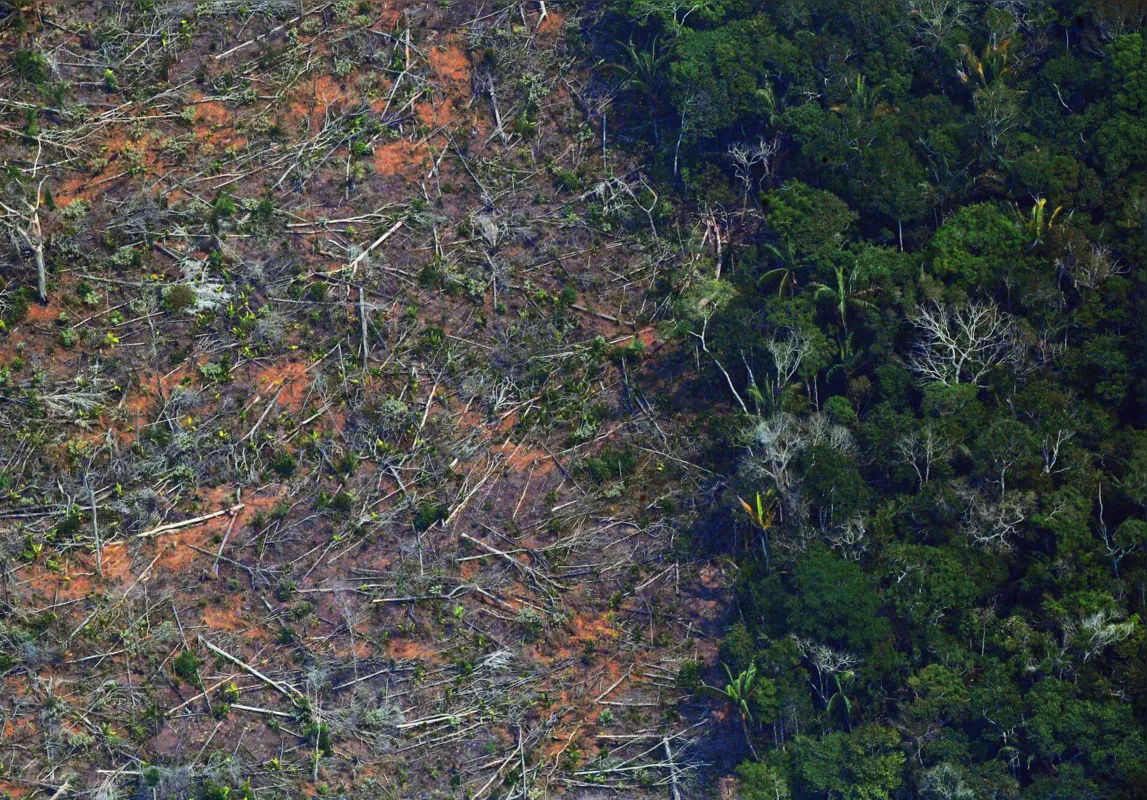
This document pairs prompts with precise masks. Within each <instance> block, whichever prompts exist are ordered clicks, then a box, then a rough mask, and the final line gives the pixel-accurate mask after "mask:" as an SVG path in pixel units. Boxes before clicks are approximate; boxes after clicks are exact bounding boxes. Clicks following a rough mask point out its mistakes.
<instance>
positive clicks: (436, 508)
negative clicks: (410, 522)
mask: <svg viewBox="0 0 1147 800" xmlns="http://www.w3.org/2000/svg"><path fill="white" fill-rule="evenodd" d="M448 516H450V510H449V509H448V508H447V507H446V506H445V505H443V504H442V503H431V502H425V503H420V504H419V506H418V513H416V514H415V515H414V529H415V530H416V531H418V532H419V533H421V532H423V531H426V530H429V529H430V526H431V525H435V524H437V523H439V522H441V521H442V520H444V519H446V518H447V517H448Z"/></svg>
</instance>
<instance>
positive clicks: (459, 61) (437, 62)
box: [426, 45, 470, 82]
mask: <svg viewBox="0 0 1147 800" xmlns="http://www.w3.org/2000/svg"><path fill="white" fill-rule="evenodd" d="M426 58H427V60H428V61H429V62H430V69H431V70H432V71H433V72H434V74H435V75H437V76H438V77H440V78H442V79H444V80H448V81H456V82H462V81H469V80H470V58H469V57H468V56H467V55H466V53H465V51H464V50H462V48H461V47H458V46H457V45H446V46H443V47H435V48H433V49H432V50H431V51H430V52H429V53H427V54H426Z"/></svg>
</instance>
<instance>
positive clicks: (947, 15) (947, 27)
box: [906, 0, 969, 49]
mask: <svg viewBox="0 0 1147 800" xmlns="http://www.w3.org/2000/svg"><path fill="white" fill-rule="evenodd" d="M906 4H907V6H908V13H909V15H910V16H911V17H912V22H913V23H914V25H915V28H916V33H917V35H918V36H919V37H920V38H921V39H923V40H925V41H927V42H928V44H929V46H930V47H931V48H933V49H935V48H937V47H939V46H940V44H941V43H942V42H943V41H944V40H945V39H946V38H948V36H950V35H951V34H952V33H953V32H954V31H956V30H959V29H960V28H962V27H964V25H966V24H967V17H968V10H969V9H968V4H967V3H965V2H964V1H963V0H907V3H906Z"/></svg>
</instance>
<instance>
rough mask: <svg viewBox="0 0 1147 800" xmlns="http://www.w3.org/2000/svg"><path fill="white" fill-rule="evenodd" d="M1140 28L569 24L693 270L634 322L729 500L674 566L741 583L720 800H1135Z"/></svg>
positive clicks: (1056, 13) (1074, 24) (1074, 18)
mask: <svg viewBox="0 0 1147 800" xmlns="http://www.w3.org/2000/svg"><path fill="white" fill-rule="evenodd" d="M1145 19H1147V5H1144V4H1143V3H1141V2H1128V1H1126V0H1112V1H1111V2H1108V1H1106V0H1103V1H1101V2H1048V3H1041V2H1022V0H1021V1H1017V2H992V3H970V2H961V0H921V2H914V0H855V2H839V0H780V1H779V2H771V3H762V2H753V1H752V0H730V2H721V1H720V0H718V1H717V2H675V1H674V0H619V2H614V3H612V4H609V5H607V6H606V7H605V8H604V9H603V10H602V13H601V14H600V16H599V17H598V19H597V22H596V27H595V28H593V30H592V32H591V35H592V37H593V40H594V43H595V48H596V49H595V53H596V57H598V58H600V59H601V66H600V70H601V74H602V76H603V79H604V80H606V81H611V82H612V85H614V86H616V87H617V91H618V102H617V103H616V104H615V106H614V114H615V115H616V114H622V115H624V120H623V122H620V123H613V121H612V120H611V121H610V122H611V123H613V129H614V130H615V131H616V133H615V134H614V135H615V136H619V137H622V138H626V137H628V143H629V145H630V146H631V147H633V148H635V149H636V150H638V151H640V152H644V153H645V154H646V158H647V161H648V163H649V169H650V170H651V171H652V172H653V174H654V175H656V176H657V178H658V179H659V181H661V182H662V183H663V184H665V185H667V186H672V187H674V193H672V194H670V193H667V194H666V195H665V196H663V197H662V199H661V203H662V204H661V209H662V212H663V213H664V214H665V215H666V216H667V217H668V216H669V215H671V214H672V213H674V211H678V210H680V208H682V207H684V208H688V209H690V210H692V211H694V212H696V213H697V214H698V215H699V216H700V218H701V219H702V220H703V225H702V226H701V227H703V229H704V237H705V239H706V240H707V241H708V242H709V243H711V244H714V245H715V247H712V248H711V253H712V255H711V257H710V258H709V260H708V261H706V262H705V263H693V264H690V265H688V266H687V268H683V271H682V273H681V274H680V275H679V276H678V279H677V281H676V282H675V283H673V282H667V283H666V285H665V286H664V287H663V289H664V291H665V292H666V297H667V298H668V299H669V300H671V302H672V303H673V304H674V306H673V307H674V309H675V312H676V313H675V318H676V319H677V320H678V325H679V332H680V335H681V336H682V337H683V340H684V341H686V342H688V343H689V346H688V349H690V350H692V351H693V352H692V354H691V355H690V358H693V357H694V356H695V358H696V363H697V364H698V365H699V368H700V369H701V370H702V374H703V375H704V376H705V377H704V381H705V382H707V384H708V385H709V386H710V387H712V392H711V394H710V396H709V399H708V400H706V401H705V402H707V403H709V404H710V408H711V410H712V415H711V417H710V423H709V425H708V427H707V428H706V432H705V434H704V435H705V436H707V437H709V441H710V444H711V449H710V457H711V458H710V462H709V463H710V466H711V467H713V468H714V469H715V470H718V471H719V472H721V474H723V475H725V476H726V477H727V481H726V482H725V483H724V484H723V485H722V486H721V487H720V489H719V491H718V492H717V493H716V495H715V500H714V501H713V504H712V507H711V510H710V513H709V515H708V516H707V517H706V518H705V520H704V521H703V523H702V524H700V525H699V526H698V527H697V528H696V529H695V536H694V544H695V546H697V547H699V548H703V549H706V550H708V551H709V552H723V553H726V554H729V555H732V556H734V557H735V558H736V559H737V563H738V566H739V568H740V572H739V579H738V580H739V589H738V591H737V595H736V598H735V603H734V605H733V607H732V608H731V609H730V612H729V617H728V629H727V634H726V636H725V638H724V640H723V643H722V645H721V650H720V657H719V664H720V669H719V672H713V673H705V674H711V675H717V674H720V675H721V678H720V680H717V679H715V678H711V679H710V681H709V682H712V683H715V684H716V685H717V686H719V687H720V694H721V695H722V697H723V698H724V699H725V700H727V701H729V708H730V714H729V719H730V721H731V724H733V725H734V727H740V726H743V734H744V745H745V747H744V752H743V754H742V755H743V758H744V762H743V764H742V766H741V768H740V776H741V779H742V787H741V796H742V797H745V798H754V800H756V799H758V798H770V799H771V798H786V797H793V798H858V799H859V798H866V799H875V798H893V797H920V798H929V800H939V799H940V798H953V799H954V798H960V799H961V800H963V799H965V798H967V799H970V798H1004V797H1023V798H1033V799H1034V798H1041V799H1043V798H1048V799H1050V798H1065V799H1066V798H1073V799H1075V798H1099V797H1113V798H1114V797H1122V798H1131V797H1141V796H1142V794H1143V792H1144V787H1145V786H1147V740H1145V738H1144V721H1145V719H1147V631H1145V629H1144V626H1143V623H1142V617H1143V616H1144V615H1145V613H1147V605H1145V602H1147V592H1145V590H1147V433H1145V432H1144V430H1143V428H1144V424H1145V422H1147V417H1145V412H1147V405H1145V402H1144V396H1145V391H1147V383H1145V380H1147V361H1145V359H1147V338H1145V333H1147V330H1145V327H1144V326H1145V319H1144V317H1145V315H1144V313H1143V310H1144V290H1145V288H1147V286H1145V279H1147V271H1145V270H1144V267H1143V264H1144V257H1145V255H1147V238H1145V233H1147V230H1145V228H1144V222H1145V219H1147V217H1145V214H1147V146H1145V145H1147V124H1145V123H1147V120H1145V118H1144V112H1145V111H1147V39H1145V38H1144V33H1143V32H1142V28H1143V23H1144V20H1145ZM667 198H672V199H667ZM669 203H674V204H679V205H678V206H677V207H675V208H673V209H670V208H669ZM712 666H713V667H714V668H715V669H716V668H717V665H712ZM686 673H687V674H685V673H683V675H682V677H681V680H682V681H684V682H686V683H691V685H693V686H695V687H696V688H698V689H699V690H704V686H707V685H708V683H704V684H703V683H702V681H701V677H700V675H701V673H700V672H697V671H695V670H692V671H688V670H687V671H686Z"/></svg>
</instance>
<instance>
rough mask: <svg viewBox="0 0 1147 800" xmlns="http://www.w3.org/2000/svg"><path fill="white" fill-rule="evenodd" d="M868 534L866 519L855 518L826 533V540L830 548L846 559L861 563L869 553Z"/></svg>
mask: <svg viewBox="0 0 1147 800" xmlns="http://www.w3.org/2000/svg"><path fill="white" fill-rule="evenodd" d="M867 532H868V527H867V524H866V522H865V520H864V517H853V518H852V519H850V520H848V521H847V522H845V523H844V524H842V525H836V526H833V527H832V528H829V529H828V530H827V531H825V534H824V538H825V541H826V542H828V545H829V547H831V548H832V549H833V550H836V551H837V552H839V553H840V554H841V555H843V556H844V557H845V558H846V559H849V560H852V561H859V560H860V559H861V557H862V556H863V555H864V554H865V553H866V552H868V538H867V536H866V534H867Z"/></svg>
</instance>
